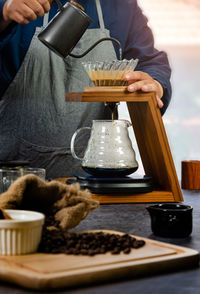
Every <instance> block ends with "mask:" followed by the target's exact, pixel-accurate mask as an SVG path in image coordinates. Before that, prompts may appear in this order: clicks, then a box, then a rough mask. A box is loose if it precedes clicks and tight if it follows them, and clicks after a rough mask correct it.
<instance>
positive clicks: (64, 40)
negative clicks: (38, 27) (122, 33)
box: [38, 0, 122, 59]
mask: <svg viewBox="0 0 200 294" xmlns="http://www.w3.org/2000/svg"><path fill="white" fill-rule="evenodd" d="M50 2H52V1H50ZM55 2H56V3H57V5H58V8H59V11H58V13H57V14H56V15H55V16H54V17H53V19H52V20H51V21H50V22H49V23H48V24H47V25H46V26H45V27H44V28H43V29H42V31H41V32H40V33H39V35H38V38H39V40H40V41H41V42H42V43H43V44H45V45H46V46H47V47H48V48H49V49H51V50H52V51H54V52H55V53H56V54H58V55H59V56H61V57H62V58H65V57H67V56H68V55H70V56H72V57H75V58H81V57H83V56H85V55H86V54H87V53H88V52H89V51H91V50H92V49H93V48H94V47H96V46H97V45H98V44H99V43H100V42H103V41H107V40H110V41H112V42H115V43H116V44H117V45H118V46H119V55H120V59H122V49H121V44H120V42H119V41H118V40H117V39H115V38H111V37H110V38H102V39H100V40H98V41H97V42H96V43H94V44H93V45H92V46H91V47H90V48H88V49H87V50H86V51H85V52H83V53H82V54H81V55H75V54H72V53H70V52H71V51H72V50H73V48H74V47H75V45H76V44H77V43H78V41H79V40H80V38H81V37H82V35H83V34H84V32H85V31H86V29H87V28H88V26H89V24H90V23H91V19H90V17H89V16H88V15H87V14H86V13H85V12H84V8H83V7H82V6H81V5H80V4H79V3H77V2H75V1H70V2H67V3H66V4H65V5H64V6H62V4H61V2H60V1H59V0H55Z"/></svg>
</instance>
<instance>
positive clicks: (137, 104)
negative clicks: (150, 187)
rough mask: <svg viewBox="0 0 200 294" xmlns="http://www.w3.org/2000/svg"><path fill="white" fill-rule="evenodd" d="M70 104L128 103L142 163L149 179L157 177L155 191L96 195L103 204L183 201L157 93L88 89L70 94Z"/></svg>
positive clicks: (122, 88) (108, 88)
mask: <svg viewBox="0 0 200 294" xmlns="http://www.w3.org/2000/svg"><path fill="white" fill-rule="evenodd" d="M66 100H67V101H73V102H75V101H77V102H97V101H103V102H119V101H126V102H127V106H128V110H129V114H130V118H131V122H132V125H133V130H134V133H135V137H136V141H137V144H138V149H139V152H140V156H141V160H142V163H143V167H144V170H145V174H146V175H147V176H151V177H152V178H153V182H154V186H155V191H153V192H151V193H145V194H135V195H133V196H124V195H121V196H110V195H109V196H108V195H104V196H103V195H102V196H101V195H93V197H94V198H95V199H98V200H99V201H100V203H122V202H179V201H183V196H182V193H181V189H180V186H179V182H178V178H177V174H176V170H175V166H174V162H173V158H172V155H171V151H170V147H169V143H168V140H167V135H166V132H165V128H164V125H163V121H162V117H161V114H160V110H159V108H158V106H157V100H156V97H155V94H154V93H130V92H128V91H127V88H126V87H88V88H85V90H84V92H80V93H67V95H66Z"/></svg>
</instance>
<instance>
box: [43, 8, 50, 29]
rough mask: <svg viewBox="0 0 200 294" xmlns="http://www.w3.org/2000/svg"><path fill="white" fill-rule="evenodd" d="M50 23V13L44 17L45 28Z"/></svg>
mask: <svg viewBox="0 0 200 294" xmlns="http://www.w3.org/2000/svg"><path fill="white" fill-rule="evenodd" d="M48 22H49V12H48V13H45V14H44V17H43V27H45V26H46V25H47V24H48Z"/></svg>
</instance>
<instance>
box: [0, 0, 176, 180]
mask: <svg viewBox="0 0 200 294" xmlns="http://www.w3.org/2000/svg"><path fill="white" fill-rule="evenodd" d="M61 2H62V4H63V5H64V4H65V3H66V1H61ZM79 3H80V4H81V5H82V6H83V7H84V8H85V12H86V14H88V15H89V16H90V18H91V19H92V24H91V25H90V27H89V29H88V30H87V31H86V32H85V34H84V35H83V37H82V38H81V40H80V42H79V43H78V44H77V46H76V47H75V48H74V50H73V53H75V54H80V53H81V52H84V51H85V50H86V49H88V48H89V47H90V45H92V44H94V43H95V42H96V41H97V40H99V39H100V38H103V37H108V36H111V37H114V38H116V39H118V40H119V41H120V42H121V45H122V50H123V58H126V59H131V58H138V59H139V63H138V66H137V68H136V71H135V72H132V73H129V74H127V76H126V79H127V80H128V82H129V86H128V90H129V91H130V92H134V91H137V90H142V91H144V92H149V91H155V93H156V97H157V100H158V106H159V107H160V109H161V113H162V114H163V113H164V112H165V110H166V108H167V106H168V104H169V101H170V97H171V86H170V81H169V79H170V73H171V71H170V67H169V64H168V60H167V56H166V54H165V53H164V52H160V51H158V50H156V49H155V48H154V44H153V36H152V33H151V30H150V29H149V27H148V26H147V19H146V17H145V16H144V15H143V14H142V11H141V9H140V8H139V7H138V4H137V1H136V0H123V1H121V0H109V1H108V0H101V1H100V0H80V1H79ZM57 9H58V8H57V5H56V3H55V2H54V3H53V4H52V5H51V6H50V4H49V2H48V1H47V0H0V12H1V17H0V19H1V20H0V28H1V32H0V52H1V53H0V129H1V133H0V160H17V159H23V160H29V161H30V163H31V165H32V166H38V167H44V168H46V170H47V177H66V176H70V175H72V174H73V173H74V172H76V171H78V170H79V166H80V164H79V163H78V162H75V161H74V160H73V159H72V156H71V152H70V148H69V146H70V140H71V137H72V135H73V133H74V132H75V130H76V129H77V128H79V127H82V126H88V125H89V124H91V121H92V120H93V119H110V113H109V110H108V109H107V107H105V106H104V104H103V103H99V102H97V103H67V102H65V94H66V92H68V91H70V92H71V91H82V90H83V88H84V87H85V86H89V85H92V84H91V81H89V78H88V76H87V74H86V73H85V71H84V69H83V66H82V64H81V62H82V61H88V60H90V61H95V60H113V59H116V58H117V57H116V55H118V48H117V47H115V46H116V45H115V44H112V43H111V42H110V41H107V42H106V43H101V44H100V45H98V46H97V47H95V49H93V50H92V51H90V52H89V53H88V54H87V55H86V56H84V57H83V58H81V59H75V58H72V57H70V56H68V57H67V58H66V59H65V61H64V60H62V58H60V57H59V56H57V55H56V54H55V53H53V52H51V51H50V50H49V49H48V48H46V47H45V46H44V45H43V44H42V43H41V42H40V41H39V40H38V38H37V35H38V33H39V31H40V30H41V28H42V26H45V25H46V23H47V22H48V21H49V20H50V19H51V18H52V17H53V16H54V15H55V14H56V13H57ZM47 12H48V14H47ZM44 15H45V17H43V16H44ZM47 17H48V18H47ZM67 29H70V28H67ZM67 29H66V38H67ZM113 45H114V46H113ZM85 144H86V142H85V138H80V139H79V142H78V144H77V145H78V146H79V151H80V152H81V151H83V150H84V148H85V147H84V146H85Z"/></svg>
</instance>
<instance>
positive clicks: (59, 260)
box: [0, 230, 199, 290]
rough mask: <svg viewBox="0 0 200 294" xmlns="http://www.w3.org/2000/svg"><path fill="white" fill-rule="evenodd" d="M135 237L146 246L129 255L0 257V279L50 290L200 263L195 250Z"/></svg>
mask: <svg viewBox="0 0 200 294" xmlns="http://www.w3.org/2000/svg"><path fill="white" fill-rule="evenodd" d="M104 232H106V233H112V234H113V233H117V234H121V233H119V232H114V231H107V230H104ZM134 237H136V238H137V239H143V240H145V241H146V244H145V246H144V247H141V248H139V249H132V251H131V253H130V254H124V253H121V254H119V255H112V254H110V253H106V254H103V255H102V254H98V255H95V256H83V255H65V254H42V253H35V254H28V255H20V256H0V279H1V280H3V281H7V282H10V283H14V284H17V285H20V286H22V287H26V288H30V289H35V290H50V289H58V288H69V287H74V286H80V285H84V284H91V283H100V282H101V283H102V282H105V281H111V280H116V281H117V280H118V279H119V278H125V277H126V278H127V277H129V278H130V277H136V276H141V275H147V274H152V273H156V272H159V273H160V272H165V271H170V270H171V271H172V270H173V271H174V270H177V269H180V268H181V269H183V268H187V267H194V266H197V265H198V263H199V253H198V251H196V250H193V249H189V248H185V247H181V246H175V245H172V244H169V243H163V242H158V241H154V240H150V239H146V238H141V237H138V236H134Z"/></svg>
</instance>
